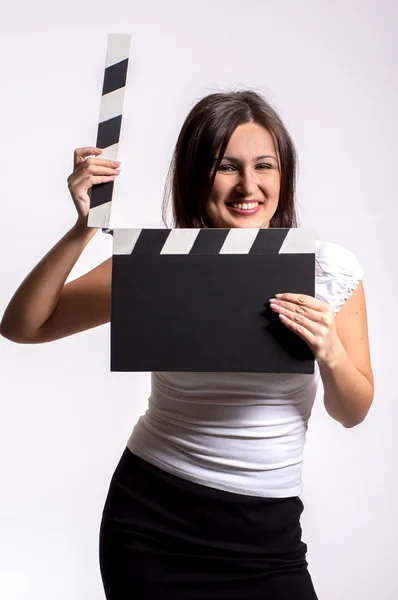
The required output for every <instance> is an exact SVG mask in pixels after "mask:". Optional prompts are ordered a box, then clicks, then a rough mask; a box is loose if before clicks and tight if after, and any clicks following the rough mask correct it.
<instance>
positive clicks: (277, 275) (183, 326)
mask: <svg viewBox="0 0 398 600" xmlns="http://www.w3.org/2000/svg"><path fill="white" fill-rule="evenodd" d="M242 231H243V230H242V229H238V230H236V229H235V230H229V229H195V230H193V229H191V230H183V229H173V230H169V229H148V230H147V229H143V230H115V231H114V232H113V235H114V249H113V261H112V306H111V370H112V371H141V372H142V371H186V372H211V371H216V372H248V373H250V372H253V373H254V372H264V373H308V374H310V373H313V372H314V356H313V354H312V352H311V350H310V349H309V347H308V345H307V344H306V343H305V342H304V341H303V340H302V339H301V338H300V337H299V336H298V335H296V334H294V333H293V332H291V331H290V330H289V329H288V328H287V327H286V325H284V324H283V323H281V322H280V320H279V318H278V316H277V315H276V314H275V313H274V312H273V311H271V309H270V308H269V304H268V301H269V299H270V298H272V297H274V295H275V294H276V293H283V292H293V293H302V294H307V295H310V296H314V295H315V231H314V230H312V229H305V230H303V229H301V230H300V229H260V230H250V231H248V230H245V232H246V233H239V232H242Z"/></svg>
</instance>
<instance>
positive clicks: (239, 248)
mask: <svg viewBox="0 0 398 600" xmlns="http://www.w3.org/2000/svg"><path fill="white" fill-rule="evenodd" d="M315 247H316V234H315V229H307V228H306V229H301V228H297V229H280V228H278V229H252V228H236V229H235V228H234V229H115V230H114V231H113V254H114V255H118V254H152V255H153V254H159V255H170V254H224V255H226V254H313V253H315Z"/></svg>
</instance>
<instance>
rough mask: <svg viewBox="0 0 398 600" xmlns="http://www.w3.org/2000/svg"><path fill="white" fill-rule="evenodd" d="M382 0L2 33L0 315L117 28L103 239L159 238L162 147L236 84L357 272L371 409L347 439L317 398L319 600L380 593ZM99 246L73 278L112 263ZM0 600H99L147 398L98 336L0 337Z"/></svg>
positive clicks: (309, 527) (384, 471)
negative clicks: (117, 506) (122, 46)
mask: <svg viewBox="0 0 398 600" xmlns="http://www.w3.org/2000/svg"><path fill="white" fill-rule="evenodd" d="M397 25H398V9H397V4H396V2H395V1H394V0H391V1H388V0H365V1H362V2H359V1H356V2H353V1H349V0H337V1H335V2H333V3H332V2H327V1H326V0H325V1H318V2H317V1H315V0H301V2H296V1H295V0H291V1H288V0H284V1H283V0H282V1H277V2H276V1H275V0H274V1H272V2H268V1H267V0H259V1H254V0H245V1H244V2H240V1H236V0H230V1H229V2H226V1H225V2H224V1H218V2H217V1H215V0H211V1H209V0H202V2H200V3H199V2H196V1H195V2H192V1H187V0H184V1H180V2H178V1H176V0H169V1H168V2H162V1H161V0H158V1H156V2H155V1H150V0H146V1H145V2H144V1H142V2H121V1H117V0H114V1H113V2H104V1H103V0H97V1H96V2H86V3H82V2H76V1H73V0H71V1H69V2H68V3H65V5H64V6H61V5H60V4H58V3H53V2H49V1H48V2H43V1H41V2H40V1H37V2H33V3H28V2H27V1H25V2H20V1H13V2H11V3H7V4H6V6H4V7H2V16H1V24H0V33H1V35H0V43H1V73H2V92H1V96H0V103H1V105H0V126H1V127H0V131H1V150H0V151H1V156H0V160H1V167H2V187H1V191H2V197H1V210H2V214H1V219H2V221H1V232H2V235H1V237H0V257H1V270H0V274H1V286H0V312H1V313H2V312H4V310H5V308H6V305H7V303H8V302H9V300H10V298H11V296H12V294H13V293H14V291H15V289H16V288H17V286H18V285H19V283H20V282H21V281H22V279H23V278H24V277H25V275H26V274H27V273H28V272H29V271H30V270H31V269H32V268H33V267H34V266H35V264H37V262H38V261H39V260H40V259H41V257H42V256H43V255H44V254H45V253H46V252H47V251H48V250H49V249H50V248H51V247H52V246H53V245H54V244H55V243H56V242H57V240H58V239H59V238H60V237H62V235H63V234H64V233H65V232H66V231H67V230H68V229H69V228H70V227H71V226H72V224H73V222H74V219H75V212H74V207H73V203H72V201H71V199H70V197H69V193H68V189H67V183H66V179H67V177H68V175H69V174H70V172H71V170H72V158H73V150H74V149H75V148H76V147H79V146H83V145H94V144H95V141H96V133H97V125H98V114H99V107H100V96H101V89H102V79H103V69H104V61H105V53H106V44H107V37H108V34H109V33H131V34H132V35H133V42H132V60H131V63H130V72H129V85H128V89H127V96H126V110H125V118H124V123H123V138H122V139H123V143H122V147H121V154H122V155H121V156H120V158H121V160H122V161H123V162H122V175H121V176H120V178H119V181H118V182H117V185H119V186H120V189H119V191H118V194H119V197H120V198H121V201H120V202H121V203H120V206H121V207H122V208H121V210H120V219H121V223H120V225H121V226H123V227H134V226H138V227H140V226H145V225H148V224H151V225H160V210H159V208H160V202H161V198H162V193H163V185H164V179H165V175H166V171H167V167H168V164H169V160H170V158H171V155H172V151H173V147H174V143H175V141H176V139H177V135H178V132H179V130H180V127H181V126H182V123H183V120H184V118H185V116H186V114H187V113H188V111H189V110H190V108H191V107H192V106H193V105H194V104H195V103H196V102H197V101H198V100H199V99H200V98H201V97H203V96H204V95H207V94H209V93H212V92H214V91H223V90H227V89H240V88H242V87H244V88H254V89H256V90H257V91H260V92H261V93H263V94H265V95H266V97H267V98H268V99H269V100H270V101H271V103H272V104H273V105H274V106H275V107H276V108H277V110H278V111H279V114H280V115H281V117H282V118H283V119H284V121H285V124H286V125H287V127H288V129H289V131H290V132H291V134H292V136H293V139H294V141H295V143H296V146H297V149H298V153H299V159H300V172H299V186H298V200H299V214H300V217H301V225H302V226H309V227H316V229H317V234H318V237H319V238H321V239H324V240H327V241H333V242H335V243H339V244H341V245H343V246H345V247H347V248H349V249H350V250H351V251H353V252H354V253H355V254H356V256H357V257H358V259H359V260H360V262H361V263H362V264H363V266H364V268H365V279H364V285H365V292H366V297H367V306H368V322H369V335H370V343H371V356H372V364H373V369H374V375H375V399H374V404H373V406H372V408H371V411H370V413H369V414H368V417H367V419H366V420H365V421H364V422H363V423H362V424H361V425H359V426H358V427H356V428H354V429H344V428H343V427H342V426H341V425H340V424H339V423H337V422H336V421H334V420H333V419H331V417H329V415H328V414H327V413H326V412H325V410H324V407H323V404H322V388H321V387H320V389H319V394H318V396H317V399H316V401H315V406H314V410H313V415H312V418H311V420H310V424H309V430H308V434H307V445H306V449H305V460H304V471H303V482H304V493H303V495H302V500H303V502H304V505H305V510H304V513H303V516H302V527H303V540H304V541H305V542H306V543H307V544H308V554H307V560H308V562H309V570H310V573H311V576H312V579H313V581H314V585H315V588H316V590H317V593H318V596H319V598H320V600H336V599H337V598H338V599H339V600H374V598H376V597H377V598H383V600H395V599H396V598H397V594H398V584H397V581H396V565H397V560H398V549H397V542H396V540H397V535H398V519H397V501H396V498H397V491H398V486H397V482H398V474H397V473H398V469H397V462H398V461H397V456H398V442H397V435H396V427H397V418H398V408H397V404H398V402H397V400H398V398H397V391H396V390H397V386H396V344H395V342H396V339H397V336H398V328H397V319H396V301H397V295H398V289H397V283H396V251H397V236H396V221H397V217H398V209H397V190H396V173H397V161H398V152H397V141H396V140H397V134H398V119H397V106H398V78H397V73H398V44H397V41H396V34H397ZM111 243H112V239H111V236H106V235H102V234H101V233H98V234H97V235H96V236H95V238H94V239H93V240H92V242H90V244H89V246H88V247H87V249H86V250H85V252H84V253H83V255H82V257H81V259H80V260H79V261H78V263H77V265H76V267H75V268H74V270H73V271H72V274H71V278H75V277H76V276H79V275H80V274H82V273H84V272H86V271H87V270H89V269H91V268H92V267H93V266H95V265H96V264H98V263H99V262H102V260H104V259H105V258H107V257H108V256H110V254H111V250H112V248H111ZM0 351H1V362H0V368H1V371H2V373H1V382H2V383H1V406H0V409H1V419H0V460H1V464H0V467H1V468H0V478H1V490H0V519H1V520H0V596H1V597H2V598H7V600H53V599H54V598H57V600H70V599H71V598H73V599H74V600H99V599H100V598H104V593H103V589H102V583H101V578H100V571H99V565H98V532H99V525H100V519H101V513H102V508H103V504H104V501H105V497H106V493H107V490H108V485H109V482H110V478H111V476H112V473H113V471H114V468H115V467H116V464H117V462H118V460H119V457H120V455H121V453H122V451H123V449H124V447H125V444H126V441H127V438H128V436H129V435H130V432H131V430H132V428H133V426H134V424H135V423H136V421H137V419H138V417H139V415H140V414H142V413H143V412H145V410H146V407H147V398H148V394H149V375H148V374H145V373H143V374H128V373H110V371H109V326H104V327H100V328H97V329H94V330H92V331H88V332H84V333H82V334H79V335H76V336H72V337H71V338H69V339H63V340H60V341H58V342H53V343H50V344H44V345H25V346H24V345H18V344H14V343H11V342H9V341H8V340H6V339H4V338H1V339H0Z"/></svg>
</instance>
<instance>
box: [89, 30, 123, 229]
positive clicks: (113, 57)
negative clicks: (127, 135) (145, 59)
mask: <svg viewBox="0 0 398 600" xmlns="http://www.w3.org/2000/svg"><path fill="white" fill-rule="evenodd" d="M130 46H131V35H129V34H110V35H109V37H108V48H107V54H106V62H105V74H104V83H103V88H102V97H101V107H100V116H99V125H98V135H97V144H96V145H97V148H104V152H103V153H102V154H101V155H100V158H105V159H109V160H117V158H118V150H119V140H120V130H121V125H122V114H123V103H124V98H125V91H126V83H127V71H128V65H129V56H130ZM113 186H114V182H113V181H110V182H108V183H101V184H99V185H95V186H93V188H92V190H91V199H90V211H89V217H88V225H89V227H101V228H106V227H108V225H109V222H110V213H111V205H112V194H113Z"/></svg>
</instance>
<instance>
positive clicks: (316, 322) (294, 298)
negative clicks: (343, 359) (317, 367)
mask: <svg viewBox="0 0 398 600" xmlns="http://www.w3.org/2000/svg"><path fill="white" fill-rule="evenodd" d="M276 296H277V297H276V298H272V299H271V300H270V306H271V309H272V310H273V311H274V312H276V313H278V314H279V319H280V321H282V323H284V324H285V325H286V327H288V328H289V329H290V330H291V331H293V332H294V333H296V334H297V335H298V336H299V337H301V338H302V339H303V340H304V341H305V342H307V344H308V346H309V347H310V349H311V350H312V352H313V354H314V356H315V358H316V360H317V361H318V362H326V361H327V359H328V357H331V356H332V355H333V354H334V352H335V349H336V348H337V347H338V345H339V342H340V340H339V337H338V335H337V331H336V324H335V317H334V312H333V309H332V307H331V306H330V305H329V304H327V303H326V302H322V301H321V300H318V299H317V298H314V297H313V296H306V295H305V294H288V293H286V294H282V295H280V294H276Z"/></svg>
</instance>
